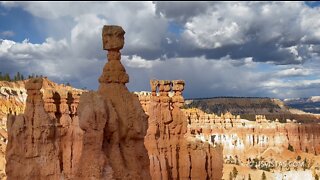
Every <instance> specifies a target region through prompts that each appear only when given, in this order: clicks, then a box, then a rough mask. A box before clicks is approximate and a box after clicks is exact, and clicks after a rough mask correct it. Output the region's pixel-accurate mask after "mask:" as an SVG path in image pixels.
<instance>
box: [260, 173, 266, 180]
mask: <svg viewBox="0 0 320 180" xmlns="http://www.w3.org/2000/svg"><path fill="white" fill-rule="evenodd" d="M261 179H262V180H267V176H266V173H264V172H263V173H262V177H261Z"/></svg>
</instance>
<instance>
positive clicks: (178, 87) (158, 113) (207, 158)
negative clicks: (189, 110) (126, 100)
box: [138, 80, 223, 179]
mask: <svg viewBox="0 0 320 180" xmlns="http://www.w3.org/2000/svg"><path fill="white" fill-rule="evenodd" d="M150 84H151V90H152V92H151V94H150V93H147V94H139V93H138V96H139V99H140V100H142V103H147V104H143V106H144V108H145V110H146V112H147V114H148V115H149V119H148V123H149V127H148V132H147V135H146V137H145V146H146V148H147V150H148V154H149V159H150V174H151V176H152V179H221V178H222V168H223V159H222V148H221V147H213V146H212V145H210V144H209V143H204V142H201V141H199V140H197V139H196V138H195V136H192V135H191V134H188V132H187V117H186V116H185V114H184V112H183V111H182V110H181V109H180V108H181V106H182V105H183V103H184V99H183V96H182V91H183V89H184V81H182V80H174V81H168V80H151V81H150ZM157 91H158V92H157ZM143 96H146V97H145V98H144V97H143ZM148 99H150V102H146V101H147V100H148Z"/></svg>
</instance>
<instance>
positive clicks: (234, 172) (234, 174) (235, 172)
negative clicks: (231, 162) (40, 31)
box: [232, 167, 238, 178]
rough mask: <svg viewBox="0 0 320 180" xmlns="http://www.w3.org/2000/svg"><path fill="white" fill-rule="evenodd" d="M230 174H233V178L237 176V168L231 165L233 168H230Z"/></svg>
mask: <svg viewBox="0 0 320 180" xmlns="http://www.w3.org/2000/svg"><path fill="white" fill-rule="evenodd" d="M232 174H233V177H234V178H236V177H237V175H238V170H237V168H236V167H233V169H232Z"/></svg>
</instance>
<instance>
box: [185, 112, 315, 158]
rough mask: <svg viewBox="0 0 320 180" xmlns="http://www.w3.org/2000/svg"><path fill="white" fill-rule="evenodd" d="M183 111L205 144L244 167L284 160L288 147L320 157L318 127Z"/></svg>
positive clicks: (193, 132)
mask: <svg viewBox="0 0 320 180" xmlns="http://www.w3.org/2000/svg"><path fill="white" fill-rule="evenodd" d="M184 111H185V113H186V115H187V117H188V119H189V125H188V131H190V132H191V133H192V134H194V135H196V136H197V138H198V139H201V140H202V141H206V142H209V143H212V144H222V145H223V147H224V148H223V149H224V150H223V151H224V152H223V154H224V157H225V158H228V157H232V158H233V159H235V156H237V157H238V158H239V161H240V163H243V164H246V163H247V162H246V159H248V158H256V157H264V158H266V159H270V158H273V159H275V158H280V159H282V158H285V157H284V154H283V153H284V152H286V151H287V150H288V147H289V145H290V146H292V147H293V150H294V152H295V153H301V152H306V153H312V154H314V155H317V154H319V153H320V131H319V129H320V125H319V124H316V123H310V124H300V123H292V122H291V123H279V122H269V121H268V120H266V119H265V117H264V116H259V115H257V116H256V121H248V120H244V119H240V118H239V117H236V116H232V115H231V114H227V115H222V116H217V115H215V114H206V113H204V112H202V111H201V110H199V109H186V110H184Z"/></svg>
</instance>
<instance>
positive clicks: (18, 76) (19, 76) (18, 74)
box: [17, 72, 21, 81]
mask: <svg viewBox="0 0 320 180" xmlns="http://www.w3.org/2000/svg"><path fill="white" fill-rule="evenodd" d="M20 80H21V74H20V72H17V81H20Z"/></svg>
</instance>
